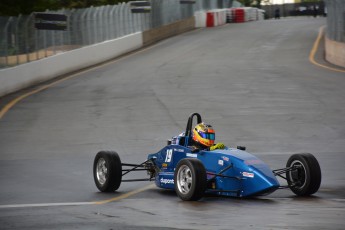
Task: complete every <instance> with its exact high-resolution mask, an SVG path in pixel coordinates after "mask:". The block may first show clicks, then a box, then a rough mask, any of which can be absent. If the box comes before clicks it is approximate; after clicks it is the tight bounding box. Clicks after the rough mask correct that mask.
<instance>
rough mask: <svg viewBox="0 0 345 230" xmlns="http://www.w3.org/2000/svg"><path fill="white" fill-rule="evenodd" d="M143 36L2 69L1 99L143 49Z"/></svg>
mask: <svg viewBox="0 0 345 230" xmlns="http://www.w3.org/2000/svg"><path fill="white" fill-rule="evenodd" d="M142 44H143V40H142V33H141V32H140V33H135V34H131V35H127V36H125V37H122V38H118V39H115V40H110V41H106V42H103V43H100V44H96V45H91V46H86V47H83V48H80V49H75V50H71V51H68V52H64V53H61V54H57V55H54V56H51V57H47V58H44V59H41V60H38V61H34V62H30V63H26V64H22V65H18V66H16V67H12V68H6V69H1V70H0V96H3V95H5V94H8V93H11V92H14V91H17V90H20V89H23V88H25V87H28V86H31V85H33V84H37V83H39V82H43V81H47V80H50V79H52V78H54V77H57V76H60V75H63V74H66V73H69V72H72V71H75V70H78V69H82V68H85V67H87V66H91V65H95V64H97V63H101V62H103V61H106V60H109V59H111V58H114V57H117V56H119V55H121V54H124V53H127V52H130V51H132V50H135V49H138V48H140V47H142Z"/></svg>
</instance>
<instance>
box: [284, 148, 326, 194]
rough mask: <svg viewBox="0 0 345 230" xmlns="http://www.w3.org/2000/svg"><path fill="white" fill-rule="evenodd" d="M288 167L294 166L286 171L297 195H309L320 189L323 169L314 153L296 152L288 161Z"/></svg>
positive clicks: (288, 180) (289, 183)
mask: <svg viewBox="0 0 345 230" xmlns="http://www.w3.org/2000/svg"><path fill="white" fill-rule="evenodd" d="M286 167H292V170H290V171H288V172H287V173H286V178H287V182H288V185H289V187H290V189H291V191H292V192H294V193H295V194H296V195H298V196H309V195H312V194H314V193H316V192H317V191H318V190H319V188H320V184H321V169H320V165H319V162H318V161H317V160H316V158H315V157H314V156H313V155H312V154H310V153H301V154H294V155H292V156H291V157H290V158H289V160H288V161H287V164H286Z"/></svg>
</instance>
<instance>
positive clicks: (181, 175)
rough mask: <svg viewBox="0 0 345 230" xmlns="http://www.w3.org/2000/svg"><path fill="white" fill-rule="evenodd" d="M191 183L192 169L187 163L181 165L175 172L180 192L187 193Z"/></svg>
mask: <svg viewBox="0 0 345 230" xmlns="http://www.w3.org/2000/svg"><path fill="white" fill-rule="evenodd" d="M192 184H193V178H192V171H191V170H190V168H189V167H188V166H187V165H183V166H181V167H180V168H179V170H178V172H177V187H178V190H179V191H180V192H181V193H182V194H187V193H188V192H189V191H190V189H191V187H192Z"/></svg>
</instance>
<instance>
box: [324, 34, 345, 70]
mask: <svg viewBox="0 0 345 230" xmlns="http://www.w3.org/2000/svg"><path fill="white" fill-rule="evenodd" d="M325 49H326V60H327V61H329V62H330V63H332V64H334V65H338V66H341V67H344V68H345V43H343V42H337V41H333V40H331V39H329V38H327V36H325Z"/></svg>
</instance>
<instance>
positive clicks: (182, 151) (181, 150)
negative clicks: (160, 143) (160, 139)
mask: <svg viewBox="0 0 345 230" xmlns="http://www.w3.org/2000/svg"><path fill="white" fill-rule="evenodd" d="M174 151H175V152H179V153H184V149H174Z"/></svg>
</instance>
